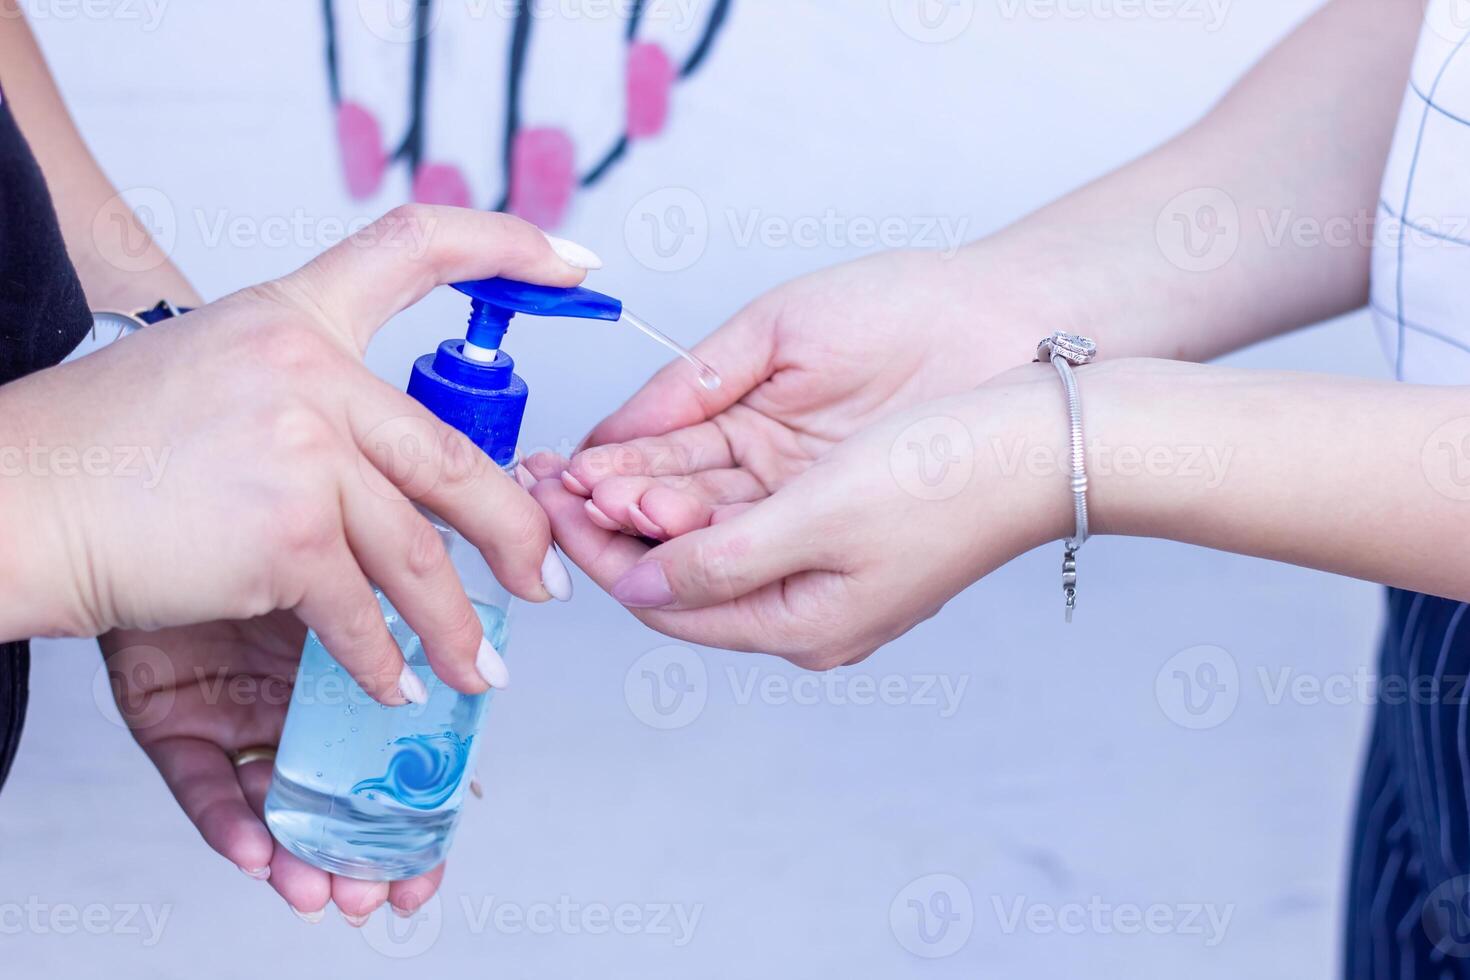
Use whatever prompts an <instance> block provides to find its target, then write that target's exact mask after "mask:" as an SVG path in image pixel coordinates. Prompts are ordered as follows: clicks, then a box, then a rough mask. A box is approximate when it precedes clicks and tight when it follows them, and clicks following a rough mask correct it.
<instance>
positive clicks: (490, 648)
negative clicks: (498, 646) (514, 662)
mask: <svg viewBox="0 0 1470 980" xmlns="http://www.w3.org/2000/svg"><path fill="white" fill-rule="evenodd" d="M475 669H476V670H478V671H479V672H480V676H481V677H483V678H484V679H485V683H486V684H489V685H490V686H491V687H493V688H495V689H496V690H497V691H503V690H505V689H506V688H507V687H510V668H508V667H506V666H505V661H504V660H502V659H501V658H500V654H499V653H497V652H496V650H495V647H494V645H492V644H491V642H490V640H489V639H488V638H481V640H480V652H479V653H477V654H476V655H475Z"/></svg>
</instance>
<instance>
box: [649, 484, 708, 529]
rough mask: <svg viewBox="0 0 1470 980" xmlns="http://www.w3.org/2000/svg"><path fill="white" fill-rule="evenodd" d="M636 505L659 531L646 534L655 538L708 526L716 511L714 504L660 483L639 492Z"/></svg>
mask: <svg viewBox="0 0 1470 980" xmlns="http://www.w3.org/2000/svg"><path fill="white" fill-rule="evenodd" d="M638 509H639V510H640V511H641V512H642V513H643V515H644V518H645V519H646V520H647V521H648V522H649V523H650V524H652V525H653V526H654V527H656V528H658V529H659V530H661V531H663V533H662V534H650V535H647V536H648V537H651V538H654V539H656V540H659V541H666V540H668V539H669V538H677V537H679V536H680V535H681V534H688V533H689V532H691V531H698V530H699V529H700V528H702V527H709V526H710V525H711V524H713V523H714V521H715V514H716V510H715V508H714V507H713V506H712V505H710V504H709V503H708V502H707V501H705V500H702V499H700V498H699V497H698V496H696V495H694V494H692V493H688V492H686V491H684V490H675V489H672V488H670V487H665V486H661V485H660V486H655V487H653V488H652V489H650V490H649V491H648V492H647V493H645V494H644V495H643V497H642V499H641V500H639V502H638Z"/></svg>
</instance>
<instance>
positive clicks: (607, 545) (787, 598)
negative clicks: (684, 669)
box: [532, 480, 846, 666]
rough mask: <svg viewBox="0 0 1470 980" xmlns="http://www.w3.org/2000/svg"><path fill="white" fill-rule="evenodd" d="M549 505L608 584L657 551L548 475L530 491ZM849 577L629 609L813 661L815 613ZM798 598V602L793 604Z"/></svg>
mask: <svg viewBox="0 0 1470 980" xmlns="http://www.w3.org/2000/svg"><path fill="white" fill-rule="evenodd" d="M532 493H533V495H534V496H535V497H536V500H537V501H538V502H539V503H540V504H541V506H542V507H544V508H546V512H547V514H548V515H549V516H550V518H551V524H552V527H553V529H554V530H555V532H556V539H557V541H558V543H560V544H561V546H562V547H563V548H564V549H565V550H566V553H567V556H568V557H569V558H571V559H572V561H574V562H575V563H576V564H577V565H578V566H580V567H581V568H582V570H583V571H585V572H586V573H587V575H588V577H590V578H591V579H592V580H593V581H594V582H596V583H597V584H598V585H599V586H601V587H602V588H603V589H606V590H609V591H611V590H612V589H613V587H614V586H615V584H616V583H617V582H618V581H619V580H620V579H622V578H623V577H624V576H625V575H626V574H628V572H630V571H631V570H632V569H634V568H636V567H638V565H639V564H640V563H642V562H643V560H644V559H645V558H646V557H647V556H648V555H649V554H650V553H651V552H650V550H649V548H648V546H647V545H646V544H644V543H643V542H641V541H639V540H638V539H636V538H632V537H628V536H627V535H624V534H619V533H617V532H615V531H605V530H603V529H602V528H599V527H598V526H597V525H595V524H593V523H592V521H591V520H589V519H588V517H587V514H586V511H585V510H584V508H583V504H584V503H585V501H583V500H582V499H581V498H579V497H577V496H576V495H575V494H573V493H571V492H570V491H568V490H567V489H566V488H565V487H563V486H562V485H561V483H560V482H559V481H557V480H542V481H541V482H540V483H538V484H537V485H536V487H535V489H533V490H532ZM845 585H846V583H845V580H844V576H842V575H838V574H833V573H830V572H811V573H803V574H800V575H797V576H795V577H794V578H790V579H787V580H785V581H784V582H776V583H772V584H770V585H767V586H765V587H763V588H760V589H757V590H755V591H753V592H749V593H747V594H745V595H743V596H741V597H740V598H739V599H736V600H735V601H733V602H729V603H725V604H722V605H716V606H707V607H705V608H702V609H639V608H630V609H629V612H631V613H632V614H633V615H634V616H635V617H637V618H638V619H639V620H640V621H642V622H643V623H644V624H646V625H648V626H650V627H652V628H653V629H656V630H658V631H659V632H660V633H664V634H667V635H668V636H672V637H675V638H677V639H681V640H687V641H689V642H691V643H699V644H703V645H705V646H712V647H721V648H724V649H728V650H752V651H758V652H761V653H771V654H775V655H777V656H782V657H786V658H787V659H789V660H792V661H793V662H795V663H798V664H800V665H802V666H810V665H811V663H812V658H811V657H810V651H811V647H812V643H813V640H812V637H811V634H812V633H813V632H814V631H815V632H820V633H822V634H823V635H824V636H825V635H827V633H828V632H829V631H827V630H825V628H824V627H822V626H821V625H820V624H819V623H818V624H816V625H811V624H813V623H815V621H816V618H817V617H816V614H815V611H818V610H822V609H828V608H833V607H835V606H836V605H838V603H839V600H842V599H843V598H844V596H843V592H842V590H843V589H844V588H845ZM793 602H795V603H796V605H793Z"/></svg>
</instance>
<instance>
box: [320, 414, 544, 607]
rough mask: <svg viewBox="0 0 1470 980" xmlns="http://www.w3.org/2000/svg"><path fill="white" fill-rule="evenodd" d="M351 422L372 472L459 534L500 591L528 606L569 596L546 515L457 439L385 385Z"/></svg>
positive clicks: (481, 453)
mask: <svg viewBox="0 0 1470 980" xmlns="http://www.w3.org/2000/svg"><path fill="white" fill-rule="evenodd" d="M349 415H350V421H351V425H352V428H353V432H354V434H355V436H356V439H357V442H358V446H359V447H360V448H361V450H362V452H363V455H364V456H365V457H366V458H367V460H368V461H369V462H370V463H371V464H372V466H373V467H374V468H375V469H376V470H377V471H378V472H379V473H381V474H382V475H383V476H385V477H387V478H388V480H389V482H391V483H392V484H393V485H394V486H396V487H397V488H398V489H399V491H400V492H402V493H403V494H404V495H405V496H406V497H408V498H409V499H410V500H413V501H415V502H416V503H420V504H423V505H424V506H426V507H427V508H429V510H431V511H433V512H434V513H435V514H436V515H438V516H439V517H440V518H442V519H443V520H444V521H446V522H447V523H448V524H449V525H450V526H452V527H453V528H454V529H455V530H457V531H459V533H460V534H462V535H464V536H465V538H467V539H468V540H469V541H470V542H471V543H472V544H473V545H474V546H475V547H476V548H478V549H479V550H480V552H481V553H482V554H483V555H484V556H485V559H486V561H488V562H489V563H490V568H491V569H492V570H493V571H494V572H495V577H496V578H497V579H499V580H500V583H501V584H502V585H504V586H505V587H506V588H507V589H509V590H510V591H511V592H512V593H514V594H515V595H517V596H519V597H520V598H522V599H526V600H528V601H530V602H545V601H546V600H548V599H551V598H557V599H563V600H565V599H568V598H570V597H571V579H570V577H569V576H567V574H566V567H565V566H564V565H562V564H561V560H560V559H559V558H558V557H557V555H556V552H555V551H553V550H552V548H551V526H550V525H549V524H548V523H547V520H546V515H545V514H544V513H542V512H541V508H539V507H537V506H536V503H535V501H533V500H532V499H531V498H530V496H528V495H527V493H526V491H525V490H524V489H522V488H521V487H520V485H519V484H517V483H516V481H515V480H514V479H513V478H512V477H510V476H508V475H507V474H506V473H505V472H504V471H502V470H501V469H500V467H499V466H496V465H495V462H494V461H493V460H492V459H490V457H489V456H487V455H486V454H485V453H484V451H483V450H481V449H480V448H479V447H477V446H476V445H475V444H474V443H472V442H470V440H469V439H468V438H467V437H466V436H465V435H464V434H463V433H462V432H459V431H458V430H456V429H453V428H451V427H450V426H448V425H445V424H444V423H443V422H440V421H439V420H438V419H437V418H435V417H434V416H433V415H432V414H431V413H430V412H429V411H428V409H426V408H424V407H423V406H422V405H420V404H419V403H418V402H416V401H414V400H413V399H412V398H409V397H408V396H407V395H404V394H401V393H400V392H396V391H394V390H393V389H391V388H389V387H388V386H387V385H373V386H370V388H369V387H365V388H364V390H363V391H362V392H360V393H359V397H357V398H355V399H354V400H353V402H352V404H351V407H350V410H349Z"/></svg>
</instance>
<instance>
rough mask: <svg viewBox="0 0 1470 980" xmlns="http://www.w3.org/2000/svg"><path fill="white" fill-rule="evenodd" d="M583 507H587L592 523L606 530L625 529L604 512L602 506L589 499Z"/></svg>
mask: <svg viewBox="0 0 1470 980" xmlns="http://www.w3.org/2000/svg"><path fill="white" fill-rule="evenodd" d="M582 507H583V508H584V509H586V511H587V516H588V517H590V518H592V523H593V524H596V525H597V526H598V527H600V528H602V529H603V530H604V531H621V530H622V529H623V525H621V524H619V523H618V522H617V521H615V520H613V519H612V518H611V517H608V516H607V515H606V514H604V513H603V512H602V508H601V507H599V506H597V505H596V504H594V503H593V502H592V501H590V500H589V501H587V502H586V503H584V504H583V505H582Z"/></svg>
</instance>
